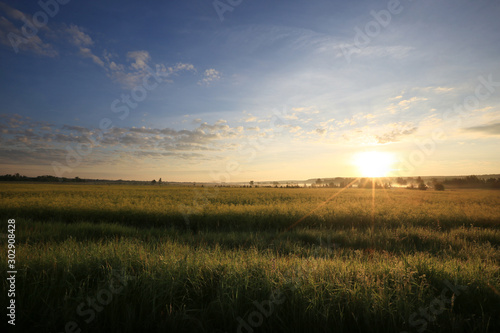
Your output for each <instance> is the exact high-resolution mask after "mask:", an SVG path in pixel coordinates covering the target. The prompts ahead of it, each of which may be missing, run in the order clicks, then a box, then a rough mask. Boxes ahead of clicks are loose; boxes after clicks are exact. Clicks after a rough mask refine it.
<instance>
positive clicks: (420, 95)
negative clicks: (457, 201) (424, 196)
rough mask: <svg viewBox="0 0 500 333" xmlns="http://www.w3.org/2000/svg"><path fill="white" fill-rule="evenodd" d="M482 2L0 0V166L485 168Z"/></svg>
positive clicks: (432, 171)
mask: <svg viewBox="0 0 500 333" xmlns="http://www.w3.org/2000/svg"><path fill="white" fill-rule="evenodd" d="M499 17H500V2H499V1H494V0H491V1H488V0H479V1H471V0H468V1H465V0H453V1H452V0H441V1H431V0H413V1H411V0H401V1H397V0H390V1H334V0H330V1H327V0H307V1H305V0H303V1H295V0H289V1H261V0H251V1H250V0H220V1H217V0H216V1H212V0H196V1H194V0H185V1H164V0H163V1H156V0H148V1H138V0H137V1H132V0H120V1H114V0H109V1H93V0H90V1H82V0H41V1H0V59H1V62H0V87H1V89H0V100H1V103H0V174H6V173H16V172H18V173H20V174H23V175H27V176H38V175H54V176H57V177H69V178H72V177H77V176H78V177H80V178H100V179H130V180H132V179H133V180H152V179H158V178H162V180H163V181H197V182H246V181H250V180H254V181H267V180H287V179H297V180H301V179H309V178H321V177H337V176H338V177H358V176H362V175H363V172H362V170H367V169H368V170H369V169H370V167H369V165H372V164H373V165H379V166H380V161H377V159H385V160H386V162H385V163H383V165H388V164H390V166H387V168H386V170H384V174H385V175H387V176H394V177H396V176H401V177H408V176H431V175H443V176H447V175H450V176H451V175H469V174H497V173H500V154H499V148H498V147H499V139H500V62H499V59H500V33H499V31H500V20H499V19H498V18H499ZM363 154H364V155H363ZM360 156H364V157H365V158H360ZM387 159H389V160H390V161H391V163H387ZM360 163H361V164H363V165H360ZM367 165H368V167H367Z"/></svg>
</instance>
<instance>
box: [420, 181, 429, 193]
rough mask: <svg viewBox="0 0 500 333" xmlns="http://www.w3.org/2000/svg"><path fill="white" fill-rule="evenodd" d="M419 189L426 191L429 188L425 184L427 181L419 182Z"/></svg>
mask: <svg viewBox="0 0 500 333" xmlns="http://www.w3.org/2000/svg"><path fill="white" fill-rule="evenodd" d="M418 189H419V190H422V191H425V190H427V185H425V183H424V182H423V181H422V182H421V183H420V184H418Z"/></svg>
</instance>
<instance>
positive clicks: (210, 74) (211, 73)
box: [198, 68, 222, 86]
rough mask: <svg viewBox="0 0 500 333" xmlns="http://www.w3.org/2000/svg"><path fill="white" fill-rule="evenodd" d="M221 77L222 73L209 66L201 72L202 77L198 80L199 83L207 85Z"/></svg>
mask: <svg viewBox="0 0 500 333" xmlns="http://www.w3.org/2000/svg"><path fill="white" fill-rule="evenodd" d="M221 77H222V74H221V73H220V72H219V71H217V70H216V69H213V68H210V69H207V70H206V71H205V73H204V74H203V79H201V80H199V81H198V84H199V85H206V86H209V85H211V84H212V83H214V82H215V81H219V80H220V79H221Z"/></svg>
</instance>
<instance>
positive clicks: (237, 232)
mask: <svg viewBox="0 0 500 333" xmlns="http://www.w3.org/2000/svg"><path fill="white" fill-rule="evenodd" d="M211 191H214V190H213V189H212V190H211ZM201 193H203V192H201ZM375 193H376V196H375V210H372V196H371V195H372V191H371V190H363V189H349V190H346V191H343V192H340V191H339V190H338V189H333V190H331V189H230V188H223V189H219V190H218V191H217V192H206V193H205V196H203V197H201V196H200V194H196V193H195V192H193V189H191V188H171V187H166V186H165V187H161V188H160V187H147V186H143V187H135V186H87V185H29V186H26V185H10V184H9V185H5V186H4V185H2V189H1V190H0V198H1V201H0V216H1V217H2V221H4V222H3V223H4V225H5V223H6V220H7V219H8V218H15V219H16V225H17V230H16V235H17V252H16V256H17V257H16V261H17V266H18V275H17V294H16V301H17V303H18V311H19V312H18V321H17V325H16V326H17V328H18V329H23V330H25V331H29V330H31V331H37V332H62V331H64V329H65V325H66V324H67V323H68V322H71V321H73V322H74V323H76V325H78V328H80V329H82V331H89V332H90V331H120V332H135V331H158V332H160V331H161V332H166V331H174V332H192V331H200V332H237V331H238V330H241V331H245V328H242V327H243V326H241V322H242V321H243V322H247V323H248V322H249V318H251V316H252V313H254V312H255V311H259V308H258V306H257V305H256V303H257V304H269V302H267V301H269V300H271V299H272V297H273V295H280V300H281V301H282V302H281V303H280V304H275V305H274V306H273V308H272V313H271V314H269V316H266V315H262V319H263V320H262V323H260V325H258V327H255V328H254V327H251V326H248V327H251V328H252V329H253V330H254V331H255V332H257V331H261V332H275V331H287V332H304V331H307V332H309V331H311V330H313V331H319V332H369V331H370V332H400V331H403V330H407V331H414V332H417V331H418V329H419V328H420V327H421V326H416V325H413V326H412V323H414V321H415V319H414V318H415V317H414V314H415V313H417V316H418V318H420V319H421V318H423V317H422V315H420V314H419V313H420V311H422V310H425V309H427V308H429V307H430V306H431V304H435V300H436V299H437V298H439V297H440V295H441V293H442V291H443V289H444V288H447V283H451V284H453V285H456V286H464V287H463V288H464V289H460V290H462V292H461V293H460V294H459V295H453V294H452V293H451V292H449V293H447V297H449V302H447V303H446V306H445V309H443V311H442V312H440V313H439V315H437V316H436V317H435V318H434V317H432V320H427V323H426V325H427V326H426V328H427V329H428V331H436V332H437V331H439V332H462V331H475V332H489V331H490V332H495V331H496V330H499V329H500V321H499V316H498V309H499V307H498V305H499V304H500V294H499V292H498V290H500V270H499V263H500V252H499V245H500V229H499V223H500V210H499V208H498V207H500V194H499V192H492V191H485V190H478V191H472V190H471V191H453V192H452V191H445V192H431V191H427V192H415V191H406V190H391V191H384V190H377V191H376V192H375ZM334 195H336V196H335V197H334V198H333V199H332V200H331V201H329V202H328V203H327V204H326V205H324V206H322V207H321V208H319V209H317V210H315V211H314V212H313V213H312V214H310V215H309V216H307V217H306V218H305V219H303V220H302V221H301V222H300V223H298V224H296V222H297V221H300V220H301V219H302V218H303V217H304V216H306V215H308V214H309V213H311V211H313V210H314V209H316V208H317V207H318V206H319V205H320V204H321V203H323V202H325V200H327V199H330V198H331V197H332V196H334ZM194 198H197V199H196V200H197V204H196V203H195V204H194V205H193V199H194ZM180 204H184V205H186V206H188V205H191V207H193V210H192V213H191V214H189V216H188V217H189V219H190V221H191V222H190V223H191V225H197V226H198V229H197V232H191V230H189V229H186V228H185V222H184V217H183V215H182V213H183V211H182V208H180V207H182V206H179V205H180ZM295 224H296V225H295ZM293 225H295V226H294V227H293V228H290V226H293ZM5 230H6V228H5ZM2 269H3V270H4V271H6V270H7V266H6V262H5V261H3V262H2ZM117 274H119V275H120V276H121V277H122V278H123V279H124V281H126V285H125V286H124V288H123V289H122V290H120V292H119V293H116V294H113V297H112V300H111V301H110V302H109V304H106V305H103V306H102V311H95V318H94V319H93V320H91V321H90V322H89V323H87V322H86V321H85V320H86V319H88V318H89V317H88V316H82V315H80V314H79V313H78V312H77V309H78V307H79V306H80V305H81V304H82V303H83V304H84V308H85V309H89V306H88V305H87V303H86V302H88V300H89V298H90V299H92V298H95V299H97V296H98V295H103V294H105V293H106V290H110V283H112V284H118V280H117ZM122 284H123V283H122ZM3 288H4V291H3V292H6V291H5V289H6V288H7V284H6V282H5V281H4V283H3ZM108 294H109V292H108ZM266 302H267V303H266ZM433 302H434V303H433ZM412 316H413V317H412ZM412 318H413V319H412Z"/></svg>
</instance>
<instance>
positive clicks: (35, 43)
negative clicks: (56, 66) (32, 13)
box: [0, 2, 59, 57]
mask: <svg viewBox="0 0 500 333" xmlns="http://www.w3.org/2000/svg"><path fill="white" fill-rule="evenodd" d="M0 10H2V11H3V12H4V13H5V15H6V16H7V17H5V16H0V44H3V45H6V46H8V47H13V48H14V50H18V51H24V52H29V53H33V54H36V55H39V56H45V57H56V56H57V55H59V52H58V51H57V50H56V49H55V47H54V46H53V45H52V44H50V43H48V42H46V41H43V40H42V38H41V37H40V35H43V36H45V35H47V34H48V35H50V34H51V33H52V31H51V30H50V29H49V28H48V27H47V26H45V27H43V29H42V28H41V29H40V31H38V33H37V34H34V33H32V34H30V37H28V38H26V37H25V35H24V34H23V31H21V29H22V25H23V24H24V22H25V21H26V20H27V17H28V15H26V14H25V13H23V12H21V11H19V10H17V9H15V8H12V7H10V6H9V5H7V4H5V3H4V2H0Z"/></svg>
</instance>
